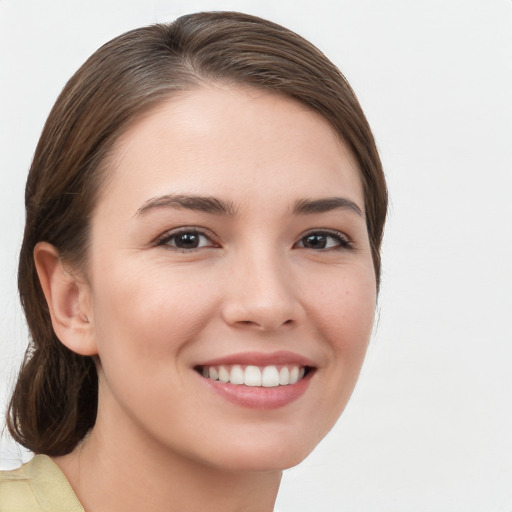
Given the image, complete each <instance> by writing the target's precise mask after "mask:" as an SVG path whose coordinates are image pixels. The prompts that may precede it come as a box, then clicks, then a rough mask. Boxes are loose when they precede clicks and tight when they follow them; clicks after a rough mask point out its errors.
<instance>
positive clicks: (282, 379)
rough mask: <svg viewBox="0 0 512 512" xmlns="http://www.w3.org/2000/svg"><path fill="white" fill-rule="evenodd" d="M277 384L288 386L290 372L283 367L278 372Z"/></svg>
mask: <svg viewBox="0 0 512 512" xmlns="http://www.w3.org/2000/svg"><path fill="white" fill-rule="evenodd" d="M279 384H281V386H286V385H287V384H290V370H288V368H287V367H286V366H283V367H282V368H281V371H280V372H279Z"/></svg>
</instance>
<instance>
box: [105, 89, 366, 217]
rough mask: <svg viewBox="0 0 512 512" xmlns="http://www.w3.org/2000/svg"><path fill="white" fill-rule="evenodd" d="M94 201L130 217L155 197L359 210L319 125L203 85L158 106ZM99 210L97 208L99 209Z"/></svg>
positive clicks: (253, 97)
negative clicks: (323, 203)
mask: <svg viewBox="0 0 512 512" xmlns="http://www.w3.org/2000/svg"><path fill="white" fill-rule="evenodd" d="M111 162H112V165H111V170H110V176H109V180H108V183H107V184H106V187H105V189H104V191H103V194H102V196H103V199H105V200H108V202H111V201H114V200H115V198H116V197H122V199H123V203H125V204H127V203H133V205H132V208H134V207H139V206H140V201H141V200H143V198H146V199H147V198H149V197H153V196H155V195H159V194H169V193H178V194H179V193H192V194H198V195H219V196H221V197H223V198H225V199H229V200H230V201H234V202H240V203H244V202H247V201H248V200H249V199H251V198H253V199H257V198H261V197H262V196H264V197H266V198H267V199H268V198H269V197H273V198H274V199H275V200H276V201H279V202H283V201H284V200H287V199H291V198H292V196H297V197H294V198H293V199H302V198H304V197H305V196H307V197H312V196H324V195H329V196H332V195H333V191H336V190H339V191H340V192H343V193H344V195H346V194H347V193H348V194H349V195H352V196H353V197H352V198H353V199H354V200H357V201H358V202H359V203H360V204H359V206H360V207H361V209H363V206H364V205H363V204H362V202H363V201H362V194H363V192H362V185H361V180H360V176H359V169H358V165H357V163H356V161H355V158H354V157H353V155H352V153H351V152H350V150H349V149H348V147H347V146H346V144H345V143H344V142H343V141H342V140H341V138H340V137H339V135H338V134H337V133H336V132H335V131H334V129H333V128H332V126H331V125H330V123H329V122H328V121H327V120H325V119H324V118H323V117H322V116H321V115H319V114H318V113H316V112H314V111H312V110H311V109H310V108H308V107H307V106H305V105H303V104H302V103H300V102H298V101H296V100H294V99H292V98H289V97H285V96H282V95H279V94H275V93H269V92H267V91H261V90H258V89H253V88H248V87H233V86H227V85H208V86H204V87H200V88H197V89H193V90H191V91H188V92H184V93H180V95H178V96H176V97H173V98H170V99H168V100H166V101H164V102H162V103H161V104H159V105H158V106H157V107H156V108H154V109H153V110H152V111H150V112H148V113H147V114H146V115H144V116H143V117H142V118H141V119H139V120H138V121H136V122H135V123H134V124H133V125H132V126H131V127H130V128H129V129H128V130H127V131H126V133H124V134H123V136H122V137H121V138H120V139H119V141H118V143H117V145H116V147H115V148H114V150H113V154H112V159H111ZM101 202H103V201H101Z"/></svg>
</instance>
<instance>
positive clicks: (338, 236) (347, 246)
mask: <svg viewBox="0 0 512 512" xmlns="http://www.w3.org/2000/svg"><path fill="white" fill-rule="evenodd" d="M180 235H194V236H197V237H203V238H206V239H208V240H209V242H210V243H209V244H208V245H203V246H201V245H199V246H198V247H192V248H183V247H178V246H177V245H171V244H170V242H171V241H172V240H173V239H174V240H175V239H176V238H177V237H179V236H180ZM311 236H320V237H325V238H326V239H331V240H334V241H335V245H333V246H331V247H324V248H320V249H315V248H312V247H300V246H299V245H298V244H300V243H304V241H305V239H306V238H308V237H311ZM212 239H213V237H212V235H211V234H209V233H207V232H205V231H204V230H203V229H201V228H197V227H193V226H190V227H187V226H185V227H183V228H179V229H178V230H177V231H172V232H170V233H166V234H165V235H163V236H162V237H161V238H159V239H158V240H157V241H156V243H155V245H156V246H162V247H163V246H166V247H169V248H171V249H172V250H176V251H179V252H184V253H188V252H194V251H198V250H199V249H203V248H212V247H218V245H217V244H216V242H215V241H213V240H212ZM293 247H294V248H296V247H298V248H303V249H308V250H312V251H315V252H327V251H346V250H352V249H353V248H354V244H353V242H352V241H351V240H350V239H349V238H348V237H347V236H346V235H345V234H344V233H342V232H341V231H335V230H332V231H329V230H322V229H320V230H318V229H317V230H311V231H309V232H307V233H305V234H304V235H302V237H301V238H300V239H299V241H298V242H296V243H295V244H294V246H293Z"/></svg>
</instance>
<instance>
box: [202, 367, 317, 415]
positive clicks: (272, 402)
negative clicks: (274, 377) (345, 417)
mask: <svg viewBox="0 0 512 512" xmlns="http://www.w3.org/2000/svg"><path fill="white" fill-rule="evenodd" d="M313 374H314V372H313V371H311V372H310V373H308V374H307V375H306V376H305V377H304V378H303V379H301V380H299V382H297V383H295V384H289V385H287V386H276V387H272V388H265V387H262V386H245V385H243V384H240V385H236V384H230V383H224V382H220V381H218V380H212V379H208V378H205V377H203V376H201V375H199V374H198V376H199V377H200V378H201V379H202V381H203V382H204V383H205V384H206V385H207V386H209V387H210V389H212V390H213V391H215V392H216V393H218V394H219V395H221V396H222V397H224V398H225V399H226V400H228V401H229V402H231V403H234V404H236V405H239V406H241V407H247V408H252V409H277V408H279V407H284V406H285V405H288V404H290V403H292V402H294V401H295V400H297V399H298V398H299V397H300V396H302V395H303V394H304V393H305V392H306V390H307V388H308V386H309V383H310V381H311V377H312V376H313Z"/></svg>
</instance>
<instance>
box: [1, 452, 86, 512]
mask: <svg viewBox="0 0 512 512" xmlns="http://www.w3.org/2000/svg"><path fill="white" fill-rule="evenodd" d="M0 512H84V509H83V507H82V505H80V502H79V501H78V499H77V497H76V495H75V493H74V492H73V489H72V488H71V486H70V485H69V482H68V481H67V480H66V477H65V476H64V474H63V473H62V471H61V470H60V469H59V467H58V466H57V465H56V464H55V463H54V462H53V461H52V460H51V459H50V457H47V456H46V455H36V456H35V457H34V458H33V459H32V460H30V461H29V462H27V463H26V464H23V466H21V467H20V468H18V469H14V470H12V471H0Z"/></svg>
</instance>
